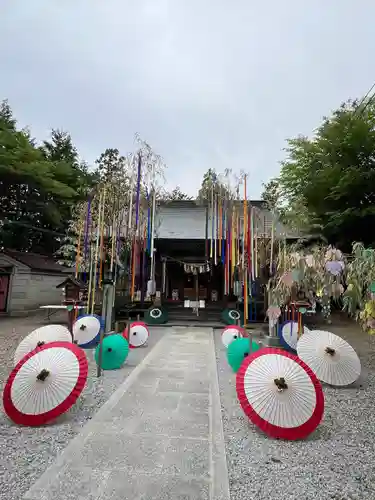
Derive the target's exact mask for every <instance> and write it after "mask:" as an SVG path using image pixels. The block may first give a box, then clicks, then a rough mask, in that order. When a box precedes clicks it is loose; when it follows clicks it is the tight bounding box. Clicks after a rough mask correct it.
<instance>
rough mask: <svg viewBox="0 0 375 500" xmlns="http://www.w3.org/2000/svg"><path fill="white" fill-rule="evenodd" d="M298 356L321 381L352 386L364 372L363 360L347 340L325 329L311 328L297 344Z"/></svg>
mask: <svg viewBox="0 0 375 500" xmlns="http://www.w3.org/2000/svg"><path fill="white" fill-rule="evenodd" d="M297 353H298V356H299V357H300V358H301V359H302V360H303V361H304V362H305V363H307V364H308V365H309V366H310V367H311V369H312V370H313V371H314V373H315V374H316V376H317V377H318V379H319V380H321V381H322V382H325V383H326V384H330V385H336V386H345V385H350V384H352V383H353V382H355V381H356V380H357V378H358V377H359V376H360V375H361V362H360V360H359V358H358V356H357V353H356V352H355V350H354V349H353V347H352V346H351V345H350V344H348V342H346V341H345V340H344V339H342V338H341V337H339V336H338V335H335V334H334V333H331V332H326V331H324V330H312V331H311V333H310V335H303V336H302V337H301V338H300V339H299V341H298V344H297Z"/></svg>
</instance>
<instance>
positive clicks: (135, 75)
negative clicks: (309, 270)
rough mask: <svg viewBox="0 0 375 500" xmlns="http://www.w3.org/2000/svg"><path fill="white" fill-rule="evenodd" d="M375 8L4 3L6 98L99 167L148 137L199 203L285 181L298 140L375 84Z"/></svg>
mask: <svg viewBox="0 0 375 500" xmlns="http://www.w3.org/2000/svg"><path fill="white" fill-rule="evenodd" d="M374 19H375V2H374V0H361V1H360V2H355V1H354V0H329V1H327V0H310V1H308V0H303V1H301V0H273V1H266V0H263V1H255V0H232V1H229V0H226V1H224V0H184V1H183V0H0V99H2V98H8V99H9V101H10V104H11V106H12V107H13V109H14V112H15V114H16V117H17V118H18V120H19V123H20V125H22V126H25V125H28V126H29V127H30V128H31V131H32V133H33V135H34V136H35V137H36V138H37V139H38V140H42V139H44V138H46V136H48V134H49V130H50V129H51V128H52V127H54V128H63V129H65V130H68V131H69V132H70V133H71V134H72V136H73V139H74V142H75V144H76V145H77V147H78V149H79V151H80V154H81V156H82V157H83V158H84V159H85V160H86V161H88V162H89V163H93V162H94V160H95V159H96V158H97V157H98V156H99V154H100V153H101V152H102V151H103V150H104V149H105V148H107V147H117V148H118V149H120V151H121V152H124V153H126V152H128V151H132V150H134V133H135V132H139V133H140V134H141V136H142V137H143V138H144V139H146V140H147V141H148V142H149V143H150V144H151V145H152V146H153V148H154V150H155V151H156V152H157V153H159V154H161V155H162V156H163V157H164V159H165V162H166V164H167V166H168V171H167V180H168V184H169V185H170V186H173V185H176V184H178V185H180V186H181V188H182V189H183V190H185V191H187V192H188V193H189V194H194V193H195V191H196V189H197V188H198V186H199V184H200V181H201V177H202V175H203V173H204V171H205V170H207V169H208V168H209V167H214V168H216V169H217V170H218V171H222V170H224V169H225V168H232V169H234V170H240V169H242V170H245V171H247V172H248V173H249V188H248V193H249V195H250V197H251V198H253V199H254V198H259V196H260V192H261V185H262V182H265V181H267V180H268V179H269V178H271V177H272V176H275V175H277V173H278V171H279V161H280V160H282V159H283V157H284V153H283V151H282V148H283V147H284V145H285V139H286V138H288V137H293V136H296V135H298V134H311V133H312V131H313V129H314V128H315V127H316V126H317V125H318V124H319V122H320V120H321V118H322V116H323V115H325V114H328V113H329V112H330V111H331V110H332V109H334V108H335V107H337V106H338V105H340V103H341V102H342V101H344V100H346V99H347V98H349V97H356V96H362V95H363V94H365V93H366V91H367V90H368V89H369V87H370V86H371V85H372V83H373V82H374V81H375V63H374V61H375V59H374V58H375V36H374Z"/></svg>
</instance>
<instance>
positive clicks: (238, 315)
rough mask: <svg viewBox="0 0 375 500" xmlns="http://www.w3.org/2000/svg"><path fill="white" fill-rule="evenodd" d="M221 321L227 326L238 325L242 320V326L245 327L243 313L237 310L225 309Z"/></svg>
mask: <svg viewBox="0 0 375 500" xmlns="http://www.w3.org/2000/svg"><path fill="white" fill-rule="evenodd" d="M221 320H222V321H223V323H225V324H226V325H237V323H238V320H240V325H241V326H242V325H243V312H242V311H238V310H237V309H224V310H223V311H222V313H221Z"/></svg>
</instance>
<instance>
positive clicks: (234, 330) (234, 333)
mask: <svg viewBox="0 0 375 500" xmlns="http://www.w3.org/2000/svg"><path fill="white" fill-rule="evenodd" d="M243 336H244V329H243V328H241V327H240V326H235V325H229V326H226V327H225V328H224V330H223V332H222V334H221V341H222V343H223V346H224V347H225V348H227V347H228V346H229V344H230V343H231V342H233V340H236V339H239V338H241V337H243Z"/></svg>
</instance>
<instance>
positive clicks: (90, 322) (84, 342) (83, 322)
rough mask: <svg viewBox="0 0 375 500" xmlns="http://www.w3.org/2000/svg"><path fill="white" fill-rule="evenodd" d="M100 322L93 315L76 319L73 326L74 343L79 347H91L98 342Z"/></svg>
mask: <svg viewBox="0 0 375 500" xmlns="http://www.w3.org/2000/svg"><path fill="white" fill-rule="evenodd" d="M100 326H101V325H100V320H99V318H98V317H97V316H95V315H93V314H92V315H87V316H82V317H81V318H78V319H77V321H76V322H75V323H74V325H73V337H74V341H75V342H77V344H78V345H79V346H80V347H91V346H92V345H93V344H95V343H96V342H97V341H98V340H99V336H100Z"/></svg>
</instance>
